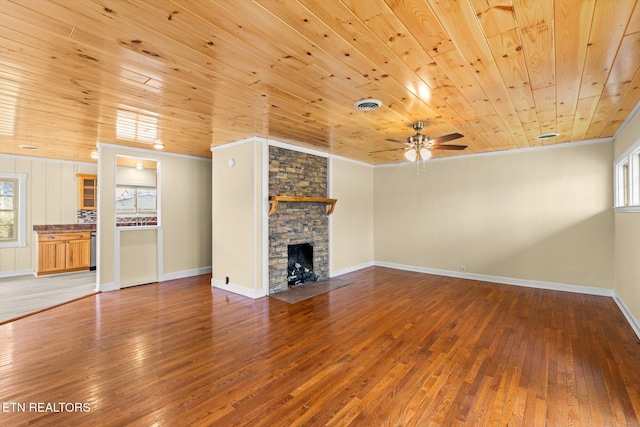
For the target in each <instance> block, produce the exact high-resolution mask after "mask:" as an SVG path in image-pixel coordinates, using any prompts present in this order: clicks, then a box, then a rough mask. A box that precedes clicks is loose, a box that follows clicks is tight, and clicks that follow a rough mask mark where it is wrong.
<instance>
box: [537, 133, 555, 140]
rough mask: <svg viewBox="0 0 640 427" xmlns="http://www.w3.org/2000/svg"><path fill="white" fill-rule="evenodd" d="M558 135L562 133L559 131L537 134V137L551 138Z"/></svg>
mask: <svg viewBox="0 0 640 427" xmlns="http://www.w3.org/2000/svg"><path fill="white" fill-rule="evenodd" d="M558 135H560V134H559V133H557V132H551V133H543V134H542V135H538V136H536V138H538V139H551V138H555V137H556V136H558Z"/></svg>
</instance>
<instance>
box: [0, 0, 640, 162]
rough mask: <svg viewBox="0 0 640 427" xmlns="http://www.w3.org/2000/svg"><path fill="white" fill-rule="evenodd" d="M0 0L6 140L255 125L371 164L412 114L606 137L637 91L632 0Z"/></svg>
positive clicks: (0, 134) (488, 131)
mask: <svg viewBox="0 0 640 427" xmlns="http://www.w3.org/2000/svg"><path fill="white" fill-rule="evenodd" d="M0 1H1V3H0V36H1V38H0V71H1V73H0V107H1V110H0V111H1V113H0V146H1V147H0V152H1V153H9V154H18V155H30V156H41V157H48V158H58V159H67V160H77V161H92V159H91V158H90V156H89V155H90V152H91V151H93V150H95V148H96V142H98V141H101V142H105V143H110V144H122V145H126V146H131V147H143V148H151V144H152V142H153V141H154V140H156V139H159V140H161V141H162V143H163V144H164V145H165V148H164V149H165V150H166V151H168V152H174V153H181V154H187V155H193V156H200V157H210V156H211V152H210V147H211V146H217V145H220V144H225V143H229V142H232V141H237V140H240V139H243V138H248V137H252V136H260V137H263V138H270V139H275V140H279V141H284V142H289V143H295V144H298V145H302V146H306V147H310V148H315V149H318V150H321V151H325V152H329V153H331V154H336V155H340V156H344V157H348V158H352V159H355V160H359V161H364V162H367V163H372V164H381V163H390V162H398V161H401V160H403V150H402V149H400V150H397V151H387V152H384V153H379V154H375V155H371V154H370V152H372V151H377V150H385V149H390V148H402V147H403V145H401V144H398V143H394V142H389V141H386V139H399V140H405V138H406V137H408V136H409V135H411V134H413V130H412V129H411V127H410V125H411V123H413V122H415V121H417V120H424V121H425V129H424V131H423V133H424V134H426V135H429V136H430V137H437V136H441V135H445V134H449V133H453V132H459V133H462V134H464V138H463V139H459V140H456V141H455V142H453V143H455V144H464V145H468V148H467V149H466V150H464V151H437V152H435V154H434V157H442V156H452V155H465V154H469V153H479V152H488V151H496V150H507V149H516V148H523V147H531V146H536V145H542V144H557V143H566V142H572V141H583V140H591V139H598V138H607V137H611V136H613V135H614V133H615V132H616V130H617V129H618V128H619V127H620V125H621V124H622V123H623V121H624V120H625V119H626V118H627V116H628V115H629V114H630V112H631V111H632V110H633V108H634V107H635V106H636V104H637V103H638V102H639V100H640V72H639V69H640V4H638V1H637V0H615V1H614V0H602V1H597V2H596V1H592V0H555V1H553V0H459V1H455V0H255V1H250V0H227V1H213V0H179V1H178V0H176V1H171V0H147V1H142V0H135V1H134V0H131V1H123V0H54V1H45V0H0ZM367 98H375V99H379V100H381V101H382V102H383V106H382V107H381V108H379V109H377V110H374V111H368V112H363V111H358V110H356V109H354V107H353V104H354V102H355V101H358V100H362V99H367ZM550 132H557V133H559V136H558V137H556V138H554V139H548V140H539V139H537V138H536V137H537V136H538V135H540V134H545V133H550ZM21 146H32V147H37V148H38V149H37V150H28V149H25V148H21Z"/></svg>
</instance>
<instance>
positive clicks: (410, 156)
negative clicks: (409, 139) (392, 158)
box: [404, 148, 418, 162]
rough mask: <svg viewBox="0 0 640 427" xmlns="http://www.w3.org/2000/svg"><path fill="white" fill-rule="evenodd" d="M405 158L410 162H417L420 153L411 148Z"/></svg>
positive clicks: (405, 153)
mask: <svg viewBox="0 0 640 427" xmlns="http://www.w3.org/2000/svg"><path fill="white" fill-rule="evenodd" d="M404 156H405V157H406V158H407V160H409V161H410V162H415V161H416V159H417V158H418V152H417V151H416V150H415V149H414V148H411V149H409V150H407V151H405V152H404Z"/></svg>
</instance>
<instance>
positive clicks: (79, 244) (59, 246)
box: [37, 232, 91, 276]
mask: <svg viewBox="0 0 640 427" xmlns="http://www.w3.org/2000/svg"><path fill="white" fill-rule="evenodd" d="M90 264H91V233H90V232H79V233H55V234H38V270H37V275H38V276H41V275H44V274H54V273H67V272H70V271H81V270H89V266H90Z"/></svg>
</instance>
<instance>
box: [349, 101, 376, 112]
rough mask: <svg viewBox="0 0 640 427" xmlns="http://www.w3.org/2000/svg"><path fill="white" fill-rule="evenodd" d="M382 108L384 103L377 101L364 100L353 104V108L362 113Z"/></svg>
mask: <svg viewBox="0 0 640 427" xmlns="http://www.w3.org/2000/svg"><path fill="white" fill-rule="evenodd" d="M380 106H382V101H379V100H377V99H363V100H361V101H358V102H356V103H355V104H353V107H354V108H355V109H356V110H360V111H371V110H377V109H378V108H380Z"/></svg>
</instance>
